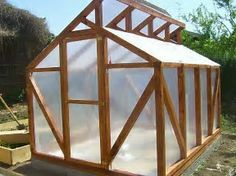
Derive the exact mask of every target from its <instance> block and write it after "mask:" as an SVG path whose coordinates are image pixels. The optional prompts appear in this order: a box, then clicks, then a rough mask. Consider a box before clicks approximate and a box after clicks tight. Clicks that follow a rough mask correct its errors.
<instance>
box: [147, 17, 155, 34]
mask: <svg viewBox="0 0 236 176" xmlns="http://www.w3.org/2000/svg"><path fill="white" fill-rule="evenodd" d="M148 36H149V37H154V35H153V20H152V21H151V22H150V23H149V24H148Z"/></svg>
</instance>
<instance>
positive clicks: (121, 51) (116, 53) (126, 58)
mask: <svg viewBox="0 0 236 176" xmlns="http://www.w3.org/2000/svg"><path fill="white" fill-rule="evenodd" d="M107 43H108V59H109V62H110V63H137V62H138V63H140V62H147V61H146V60H144V59H143V58H141V57H139V56H138V55H136V54H134V53H132V52H130V51H129V50H128V49H126V48H124V47H123V46H121V45H119V44H117V43H116V42H114V41H112V40H110V39H108V42H107Z"/></svg>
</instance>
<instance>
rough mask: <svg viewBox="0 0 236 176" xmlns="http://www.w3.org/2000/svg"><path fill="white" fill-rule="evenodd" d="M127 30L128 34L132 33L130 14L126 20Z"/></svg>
mask: <svg viewBox="0 0 236 176" xmlns="http://www.w3.org/2000/svg"><path fill="white" fill-rule="evenodd" d="M125 30H126V31H128V32H131V31H132V14H131V13H128V14H127V15H126V18H125Z"/></svg>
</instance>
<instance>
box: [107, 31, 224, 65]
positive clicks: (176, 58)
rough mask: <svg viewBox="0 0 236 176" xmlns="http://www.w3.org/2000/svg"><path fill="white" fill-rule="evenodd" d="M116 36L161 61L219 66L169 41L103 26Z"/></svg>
mask: <svg viewBox="0 0 236 176" xmlns="http://www.w3.org/2000/svg"><path fill="white" fill-rule="evenodd" d="M105 29H106V30H108V31H110V32H111V33H113V34H115V35H116V36H118V37H120V38H122V39H123V40H125V41H127V42H129V43H130V44H132V45H134V46H135V47H137V48H139V49H141V50H143V51H144V52H146V53H148V54H149V55H151V56H153V57H155V58H156V59H157V60H159V61H161V62H163V63H183V64H196V65H209V66H220V65H219V64H217V63H216V62H213V61H211V60H210V59H208V58H206V57H204V56H202V55H200V54H198V53H196V52H195V51H193V50H191V49H189V48H187V47H185V46H183V45H178V44H174V43H171V42H164V41H160V40H157V39H152V38H148V37H143V36H139V35H136V34H132V33H128V32H123V31H118V30H115V29H110V28H105Z"/></svg>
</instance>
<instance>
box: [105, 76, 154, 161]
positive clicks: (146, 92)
mask: <svg viewBox="0 0 236 176" xmlns="http://www.w3.org/2000/svg"><path fill="white" fill-rule="evenodd" d="M154 83H155V77H154V76H153V77H152V78H151V80H150V81H149V83H148V85H147V87H146V88H145V90H144V92H143V93H142V95H141V97H140V99H139V100H138V102H137V104H136V105H135V107H134V109H133V111H132V113H131V115H130V116H129V118H128V120H127V122H126V123H125V125H124V127H123V129H122V130H121V133H120V134H119V136H118V138H117V140H116V141H115V143H114V145H113V147H112V149H111V159H110V162H112V160H113V159H114V158H115V157H116V155H117V153H118V152H119V150H120V148H121V146H122V145H123V143H124V142H125V140H126V138H127V136H128V135H129V133H130V131H131V130H132V128H133V126H134V124H135V122H136V121H137V120H138V117H139V115H140V114H141V112H142V110H143V108H144V107H145V105H146V103H147V101H148V100H149V98H150V96H151V95H152V93H153V91H154Z"/></svg>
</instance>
